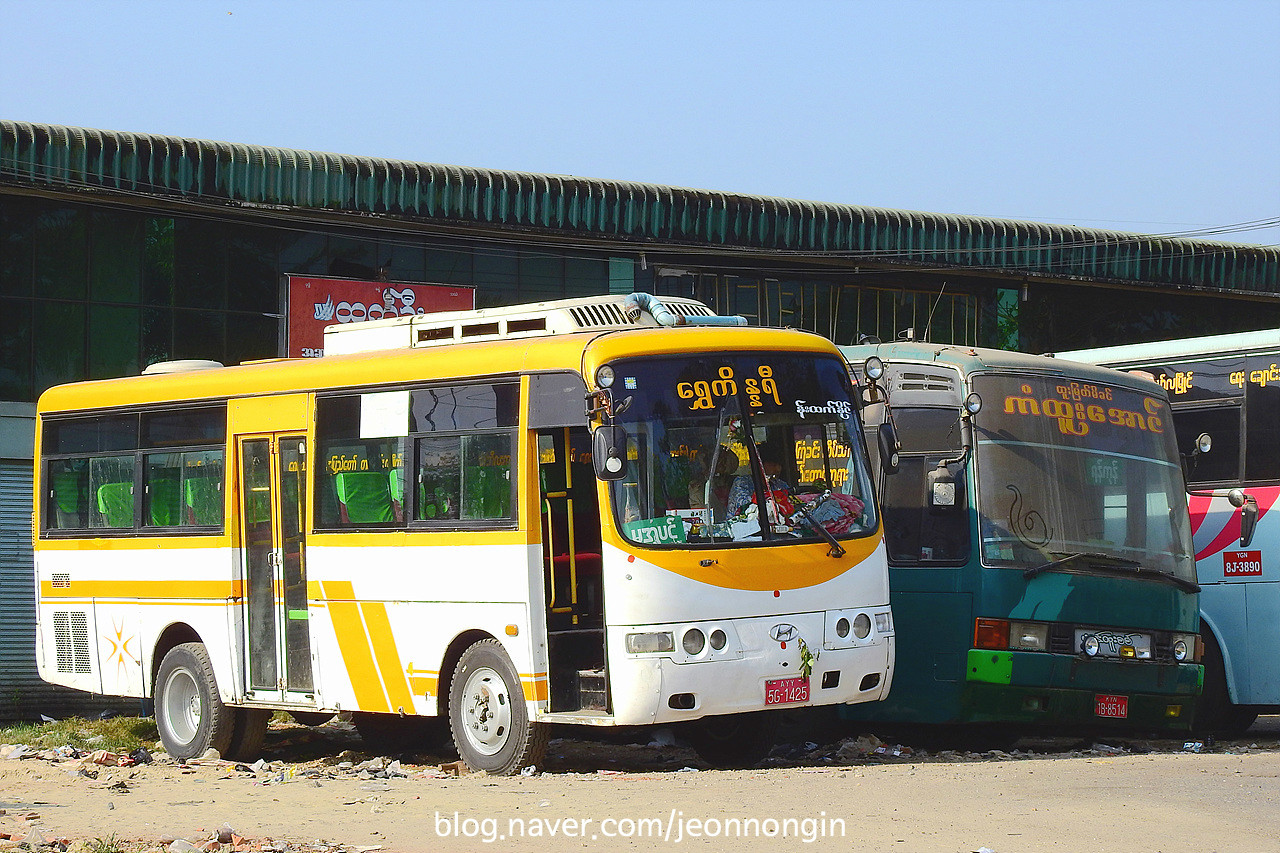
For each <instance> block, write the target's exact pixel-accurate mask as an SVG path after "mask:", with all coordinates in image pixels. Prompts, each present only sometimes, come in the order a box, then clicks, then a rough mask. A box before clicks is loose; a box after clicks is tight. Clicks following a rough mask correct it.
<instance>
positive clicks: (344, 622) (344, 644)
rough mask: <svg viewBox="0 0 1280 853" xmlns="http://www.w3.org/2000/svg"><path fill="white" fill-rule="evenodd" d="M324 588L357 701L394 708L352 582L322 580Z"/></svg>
mask: <svg viewBox="0 0 1280 853" xmlns="http://www.w3.org/2000/svg"><path fill="white" fill-rule="evenodd" d="M320 591H321V595H322V596H323V597H324V598H325V599H326V601H327V602H328V605H329V614H330V617H329V618H330V620H331V621H332V623H333V632H334V634H335V636H336V637H337V640H338V650H339V652H341V654H342V662H343V663H344V664H345V665H346V667H347V677H348V678H349V679H351V689H352V691H353V692H354V693H355V696H356V704H357V705H358V706H359V708H360V710H362V711H390V710H391V707H390V705H389V704H388V703H387V695H386V693H385V692H384V691H383V689H382V683H381V682H380V681H379V680H378V671H377V667H376V666H375V665H374V662H373V655H372V654H371V644H370V642H369V637H368V635H367V634H366V633H365V628H364V620H363V619H362V618H361V616H360V605H359V604H358V603H357V602H356V600H355V590H354V588H353V587H352V584H351V582H350V581H321V582H320ZM339 599H340V600H339Z"/></svg>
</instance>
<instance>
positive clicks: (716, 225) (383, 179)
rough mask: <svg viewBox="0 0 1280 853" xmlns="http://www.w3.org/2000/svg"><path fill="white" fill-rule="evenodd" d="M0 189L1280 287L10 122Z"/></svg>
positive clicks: (702, 196) (615, 194)
mask: <svg viewBox="0 0 1280 853" xmlns="http://www.w3.org/2000/svg"><path fill="white" fill-rule="evenodd" d="M0 184H28V185H38V186H44V187H51V188H68V189H86V190H108V191H118V192H125V193H143V194H148V195H159V196H171V197H173V196H176V197H180V198H183V199H185V200H188V201H193V202H204V203H215V204H216V203H222V204H226V203H231V204H241V205H281V206H287V207H295V208H302V209H310V210H327V211H338V212H346V213H353V214H365V215H370V214H372V215H390V216H396V217H401V218H407V219H413V220H420V221H428V222H436V223H448V224H454V225H468V224H469V225H481V226H492V227H499V228H518V229H520V230H522V231H530V230H533V231H541V232H544V233H547V234H554V235H556V236H559V237H564V236H566V235H572V236H576V237H579V238H591V239H597V240H603V241H609V242H617V241H624V242H627V243H633V244H637V246H636V247H637V249H639V248H644V247H645V246H647V245H654V244H657V245H662V246H669V247H673V248H683V249H691V248H705V249H713V250H723V251H733V250H751V251H755V252H759V251H765V252H787V253H796V254H799V255H802V256H803V255H821V256H826V257H832V256H834V257H845V258H848V259H850V260H851V261H856V262H858V263H861V264H869V265H870V264H874V265H885V266H897V267H905V268H908V269H909V268H920V267H926V268H961V269H963V268H975V269H987V270H995V271H999V272H1001V273H1005V274H1009V273H1012V274H1026V275H1029V276H1048V277H1053V278H1066V279H1071V278H1080V279H1093V280H1102V281H1109V282H1116V283H1130V284H1158V285H1161V286H1168V285H1177V286H1187V287H1198V288H1213V289H1220V290H1226V291H1235V292H1248V293H1254V294H1259V295H1261V294H1277V295H1280V249H1276V248H1270V247H1261V246H1249V245H1244V244H1235V243H1220V242H1210V241H1201V240H1189V239H1170V238H1161V237H1157V236H1147V235H1140V234H1131V233H1126V232H1121V231H1107V230H1099V229H1091V228H1076V227H1071V226H1063V225H1046V224H1041V223H1034V222H1020V221H1013V220H1003V219H988V218H983V217H966V216H951V215H941V214H933V213H921V212H918V211H909V210H887V209H882V208H871V207H857V206H853V205H841V204H825V203H820V202H810V201H797V200H794V199H784V198H769V197H766V196H750V195H737V194H730V193H722V192H714V191H708V190H694V189H684V188H679V187H666V186H660V185H656V184H640V183H628V182H624V181H606V180H596V179H591V178H579V177H571V176H565V175H537V174H528V173H523V172H506V171H497V170H491V169H473V168H464V167H460V166H444V165H438V164H432V163H409V162H404V161H399V160H384V159H379V158H373V157H353V156H347V155H339V154H323V153H318V152H314V151H295V150H290V149H285V148H268V147H264V146H259V145H241V144H233V143H227V142H211V141H205V140H196V139H181V138H177V137H169V136H155V135H151V134H140V133H121V132H115V131H105V130H89V129H85V128H75V127H61V126H56V125H41V124H29V123H23V122H12V121H0Z"/></svg>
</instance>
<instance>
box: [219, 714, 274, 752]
mask: <svg viewBox="0 0 1280 853" xmlns="http://www.w3.org/2000/svg"><path fill="white" fill-rule="evenodd" d="M232 710H233V709H231V708H228V709H227V711H229V712H230V711H232ZM234 713H235V721H236V723H235V728H234V729H233V730H232V733H231V743H230V744H228V745H227V751H226V754H224V755H223V756H222V757H223V758H225V759H227V760H228V761H253V760H255V759H256V758H257V757H258V754H259V753H260V752H262V744H263V743H265V742H266V740H267V723H269V722H270V721H271V711H268V710H266V709H263V708H235V709H234Z"/></svg>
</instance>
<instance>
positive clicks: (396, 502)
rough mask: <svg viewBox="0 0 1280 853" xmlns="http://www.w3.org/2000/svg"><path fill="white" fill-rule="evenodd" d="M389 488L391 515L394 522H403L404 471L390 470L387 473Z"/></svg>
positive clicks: (399, 469) (398, 469)
mask: <svg viewBox="0 0 1280 853" xmlns="http://www.w3.org/2000/svg"><path fill="white" fill-rule="evenodd" d="M387 477H388V480H389V482H388V485H389V486H390V488H391V514H392V515H393V516H395V520H396V521H403V520H404V469H403V468H392V469H391V470H390V471H388V472H387Z"/></svg>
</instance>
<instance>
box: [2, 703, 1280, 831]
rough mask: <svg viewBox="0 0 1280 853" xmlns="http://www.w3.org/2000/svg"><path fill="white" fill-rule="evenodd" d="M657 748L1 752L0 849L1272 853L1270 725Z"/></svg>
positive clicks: (340, 738) (325, 743) (274, 735)
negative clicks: (1146, 737) (140, 755)
mask: <svg viewBox="0 0 1280 853" xmlns="http://www.w3.org/2000/svg"><path fill="white" fill-rule="evenodd" d="M826 734H830V732H826ZM648 735H652V736H654V738H655V739H654V740H653V741H650V742H649V743H645V742H644V739H643V738H641V739H639V740H638V741H636V742H629V743H620V742H617V740H618V739H617V738H614V739H612V741H610V740H604V739H596V740H580V739H570V738H558V739H556V740H553V741H552V745H551V749H550V752H549V755H548V758H547V761H546V764H545V766H544V767H541V768H538V771H537V772H536V773H534V774H530V775H527V776H517V777H511V778H493V777H486V776H484V775H469V776H457V775H452V772H451V768H450V766H449V762H452V761H453V759H454V756H452V755H451V754H449V753H448V752H445V751H441V752H439V753H437V754H416V755H411V756H410V755H406V756H401V757H399V758H397V757H394V756H378V755H374V754H371V753H368V752H365V751H363V745H362V744H361V742H360V740H359V737H358V735H356V733H355V732H354V730H353V729H352V727H351V726H350V725H349V724H344V723H341V722H337V721H335V722H333V723H330V724H328V725H325V726H323V727H320V728H314V729H307V728H303V727H300V726H291V725H279V724H275V723H273V728H272V730H271V731H270V732H269V734H268V742H267V748H266V751H265V752H264V760H263V761H262V762H260V763H258V764H255V765H252V766H249V765H243V764H233V763H231V762H226V761H203V762H192V763H189V764H186V765H179V764H177V763H174V762H172V761H168V760H165V759H161V760H158V761H155V762H153V763H150V764H139V765H136V766H132V767H108V766H103V765H99V764H94V763H93V762H92V761H90V760H88V759H87V758H84V757H80V758H72V757H68V756H67V755H65V754H63V755H59V754H56V753H50V752H45V753H44V754H43V757H42V756H41V755H34V756H32V755H30V754H28V757H13V753H12V752H11V753H10V757H8V758H4V759H0V849H4V848H5V847H20V846H22V842H23V841H24V840H25V841H26V842H27V846H29V847H33V848H36V849H43V850H61V849H65V848H66V847H67V846H69V847H70V849H72V850H76V849H81V850H89V851H94V853H108V851H110V850H113V849H125V850H170V851H173V853H181V851H189V850H195V849H199V850H221V851H233V850H240V851H257V850H265V851H320V853H339V852H340V853H364V851H372V850H381V851H396V853H416V851H483V850H495V851H501V850H535V849H536V850H539V851H568V850H574V851H580V850H590V849H596V850H601V851H620V850H652V849H654V848H663V847H700V848H703V849H712V848H714V849H720V848H728V849H732V850H751V851H766V850H796V849H805V848H813V849H822V850H835V849H839V850H852V851H857V853H882V851H894V853H914V852H915V851H944V853H947V852H948V851H959V853H967V852H968V851H993V853H1014V852H1015V851H1016V853H1038V851H1071V853H1077V851H1088V853H1106V851H1117V853H1144V851H1151V853H1156V851H1159V853H1180V851H1187V853H1192V852H1193V851H1194V853H1209V851H1232V853H1234V851H1250V853H1253V852H1254V851H1258V852H1259V853H1266V851H1280V781H1278V780H1280V718H1276V717H1264V718H1262V719H1261V720H1260V721H1259V723H1258V724H1256V725H1255V726H1254V728H1253V729H1252V730H1251V731H1250V732H1249V733H1248V735H1247V736H1246V737H1245V738H1243V739H1239V740H1232V741H1225V742H1220V743H1207V744H1202V745H1197V744H1192V745H1191V746H1190V748H1189V749H1187V748H1184V747H1185V746H1186V744H1184V743H1183V742H1182V741H1181V740H1178V741H1167V740H1165V741H1135V740H1117V739H1107V738H1093V739H1089V740H1084V741H1075V740H1066V739H1058V740H1048V739H1041V740H1032V739H1023V740H1021V741H1019V742H1018V743H1017V744H1016V748H1015V749H1014V750H1012V751H1010V752H999V751H991V752H985V753H975V752H960V751H934V752H925V751H922V750H919V749H909V748H906V747H900V746H899V745H898V744H896V743H895V742H893V741H887V742H881V741H880V740H878V739H876V738H874V737H872V736H862V737H855V736H853V735H852V733H849V732H845V733H844V737H842V738H839V739H832V740H830V741H829V742H827V743H824V744H818V743H807V744H806V743H804V742H802V741H797V742H795V743H790V744H788V745H784V746H782V747H780V748H779V749H778V750H776V751H775V753H774V756H773V757H771V758H770V759H768V760H767V761H766V762H764V763H763V764H762V765H760V766H759V767H758V768H757V769H753V770H739V771H716V770H710V769H707V768H706V766H705V765H702V764H700V763H699V762H698V760H697V758H696V756H695V755H694V754H693V753H692V752H691V751H690V750H688V749H686V748H684V747H682V746H680V745H678V744H676V743H673V742H672V741H673V738H672V737H671V736H670V735H671V733H670V732H669V731H665V730H656V731H654V732H650V733H648ZM648 735H646V736H648ZM1194 750H1199V751H1194ZM0 752H3V750H0ZM19 752H21V751H19ZM219 831H221V832H222V834H223V838H224V840H226V841H227V843H225V844H218V843H217V841H216V838H217V836H218V833H219ZM6 835H7V836H8V839H7V840H6V839H4V838H3V836H6ZM211 839H215V840H213V841H212V842H210V840H211ZM95 840H101V841H103V842H111V841H114V843H113V844H107V843H104V844H97V843H95Z"/></svg>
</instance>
